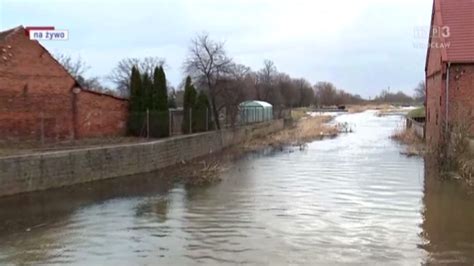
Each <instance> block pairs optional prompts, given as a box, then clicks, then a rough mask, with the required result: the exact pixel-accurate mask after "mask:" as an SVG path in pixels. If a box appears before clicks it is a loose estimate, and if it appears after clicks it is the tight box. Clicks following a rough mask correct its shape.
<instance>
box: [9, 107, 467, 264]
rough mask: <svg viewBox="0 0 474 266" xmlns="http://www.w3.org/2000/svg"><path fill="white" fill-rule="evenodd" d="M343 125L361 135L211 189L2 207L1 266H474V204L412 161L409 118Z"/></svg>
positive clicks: (147, 187) (69, 196)
mask: <svg viewBox="0 0 474 266" xmlns="http://www.w3.org/2000/svg"><path fill="white" fill-rule="evenodd" d="M336 121H337V122H347V123H349V124H350V125H351V126H352V127H353V129H354V133H351V134H346V135H341V136H339V137H338V138H335V139H327V140H323V141H318V142H313V143H310V144H308V145H307V147H306V148H305V149H304V150H299V149H290V150H285V151H278V152H270V153H264V154H254V155H250V156H248V157H245V158H243V159H241V160H238V161H237V162H236V163H235V164H233V165H232V167H231V168H230V169H228V170H227V171H225V172H224V173H223V174H222V178H223V181H222V182H221V183H219V184H217V185H214V186H210V187H204V188H187V187H185V186H184V185H183V184H181V183H175V182H172V181H171V180H170V179H168V178H163V177H161V176H160V175H159V173H150V174H146V175H142V176H140V177H136V178H133V179H131V178H125V179H118V180H111V181H106V182H100V183H94V184H87V185H83V186H76V187H72V188H67V189H59V190H53V191H47V192H42V193H34V194H29V195H23V196H17V197H11V198H5V199H0V264H32V265H36V264H61V265H62V264H73V265H158V264H162V265H170V264H174V265H195V264H203V265H216V264H250V265H287V264H292V265H296V264H297V265H314V264H319V265H321V264H322V265H325V264H330V265H338V264H358V265H369V264H370V265H372V264H385V265H417V264H422V263H470V264H472V263H473V262H474V229H473V228H474V226H473V225H474V214H473V213H474V197H473V196H472V195H471V194H469V193H467V191H465V190H464V189H463V188H462V187H461V186H460V185H459V184H456V183H451V182H442V181H440V180H439V179H438V178H437V177H436V171H434V170H432V169H434V167H432V168H430V167H427V170H426V171H425V163H424V161H423V159H421V158H407V157H405V156H403V155H400V151H401V149H402V147H400V146H399V145H397V144H396V143H395V142H393V141H392V140H390V139H389V136H390V134H391V133H392V132H393V130H394V129H395V128H397V127H399V126H401V125H402V121H401V118H400V117H398V116H388V117H377V116H375V115H374V113H373V112H365V113H361V114H344V115H341V116H338V117H337V118H336ZM425 176H426V177H425Z"/></svg>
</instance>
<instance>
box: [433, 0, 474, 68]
mask: <svg viewBox="0 0 474 266" xmlns="http://www.w3.org/2000/svg"><path fill="white" fill-rule="evenodd" d="M436 22H437V24H439V25H433V24H434V23H436ZM433 26H437V27H439V28H440V29H442V30H443V31H444V34H441V35H440V36H439V38H437V40H438V41H440V42H441V43H444V44H448V45H446V47H441V48H440V49H442V51H441V54H442V60H443V61H444V62H453V63H474V1H473V0H434V5H433V14H432V22H431V27H433ZM443 27H445V28H443ZM432 32H433V31H432V30H431V31H430V44H432V43H433V41H436V39H434V38H435V37H432ZM443 35H444V36H443ZM429 49H430V48H428V53H429Z"/></svg>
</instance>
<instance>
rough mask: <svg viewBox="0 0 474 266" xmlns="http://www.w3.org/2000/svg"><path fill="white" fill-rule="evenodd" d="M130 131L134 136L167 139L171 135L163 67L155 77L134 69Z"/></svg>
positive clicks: (157, 70)
mask: <svg viewBox="0 0 474 266" xmlns="http://www.w3.org/2000/svg"><path fill="white" fill-rule="evenodd" d="M129 89H130V91H129V94H130V95H129V100H130V103H129V111H130V114H129V116H130V118H129V126H128V128H129V131H130V134H133V135H138V136H140V135H143V131H144V130H145V127H146V130H148V132H147V134H146V135H152V136H155V137H166V136H168V135H169V113H168V108H169V107H168V89H167V84H166V75H165V72H164V69H163V66H159V67H155V69H154V71H153V76H150V75H149V73H148V72H144V73H140V70H139V69H138V68H137V67H135V66H134V67H132V69H131V71H130V81H129Z"/></svg>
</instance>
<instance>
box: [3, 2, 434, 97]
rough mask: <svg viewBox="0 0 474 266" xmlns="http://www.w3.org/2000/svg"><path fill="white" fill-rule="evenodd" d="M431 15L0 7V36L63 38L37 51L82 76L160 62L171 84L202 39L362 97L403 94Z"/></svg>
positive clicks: (310, 7) (392, 8)
mask: <svg viewBox="0 0 474 266" xmlns="http://www.w3.org/2000/svg"><path fill="white" fill-rule="evenodd" d="M431 7H432V0H358V1H354V0H326V1H319V0H313V1H310V0H307V1H298V0H293V1H276V0H273V1H263V0H261V1H258V0H253V1H244V0H241V1H237V0H227V1H222V0H220V1H219V0H202V1H190V0H189V1H185V0H183V1H171V0H170V1H164V0H162V1H139V0H138V1H137V0H134V1H118V0H113V1H92V0H90V1H89V0H87V1H84V0H76V1H68V0H63V1H59V0H56V1H53V0H42V1H33V0H30V1H24V0H0V29H1V30H5V29H8V28H12V27H16V26H18V25H24V26H49V25H51V26H55V27H56V28H57V29H67V30H69V40H68V41H64V42H60V41H50V42H47V41H44V42H42V44H43V45H44V46H45V47H46V48H48V49H49V50H50V51H52V52H61V53H64V54H69V55H71V56H73V57H77V56H81V58H82V59H83V60H84V61H86V62H87V63H88V64H89V65H90V66H91V69H90V70H89V71H88V75H94V76H95V75H97V76H105V75H107V74H108V73H110V71H111V70H112V68H113V67H114V66H115V65H116V63H117V62H118V61H119V60H120V59H121V58H124V57H144V56H159V57H163V58H165V59H166V61H167V65H168V69H167V75H168V78H169V80H170V82H171V84H173V85H175V86H176V85H178V84H179V82H180V81H181V79H182V78H183V73H182V69H181V65H182V62H183V60H184V58H185V57H186V54H187V48H188V44H189V41H190V39H191V38H193V37H194V36H195V35H196V34H197V33H200V32H203V31H206V32H208V33H209V34H210V35H211V37H212V38H213V39H216V40H219V41H225V42H226V49H227V51H228V53H229V55H230V56H231V57H233V58H234V60H235V61H236V62H238V63H241V64H245V65H248V66H250V67H252V68H253V69H259V68H261V66H262V62H263V60H264V59H270V60H273V61H274V62H275V64H276V65H277V67H278V70H280V71H283V72H286V73H288V74H290V75H291V76H293V77H304V78H306V79H308V80H309V81H310V82H312V83H315V82H317V81H322V80H326V81H331V82H333V83H334V84H336V86H337V87H338V88H341V89H345V90H347V91H350V92H353V93H359V94H361V95H362V96H364V97H369V96H374V95H375V94H377V93H379V92H380V91H381V90H382V89H385V88H387V87H388V86H390V87H391V89H392V90H403V91H405V92H407V93H412V91H413V88H414V87H415V86H416V84H417V83H418V82H419V81H420V80H422V79H423V75H424V61H425V54H426V49H425V48H424V47H425V44H426V42H427V39H426V38H423V36H421V37H420V36H419V35H417V34H415V33H416V31H417V30H419V29H420V28H423V29H426V28H427V27H428V26H429V23H430V17H431ZM420 46H421V47H420Z"/></svg>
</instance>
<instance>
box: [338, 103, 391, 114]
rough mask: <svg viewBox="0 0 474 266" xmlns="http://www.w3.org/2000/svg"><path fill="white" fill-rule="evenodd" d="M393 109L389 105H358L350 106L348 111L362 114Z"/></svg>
mask: <svg viewBox="0 0 474 266" xmlns="http://www.w3.org/2000/svg"><path fill="white" fill-rule="evenodd" d="M391 107H392V106H391V105H389V104H356V105H349V106H348V107H347V111H348V112H349V113H361V112H365V111H367V110H387V109H389V108H391Z"/></svg>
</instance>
